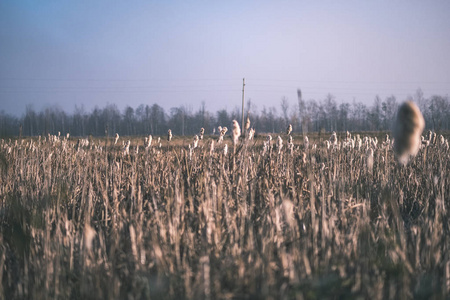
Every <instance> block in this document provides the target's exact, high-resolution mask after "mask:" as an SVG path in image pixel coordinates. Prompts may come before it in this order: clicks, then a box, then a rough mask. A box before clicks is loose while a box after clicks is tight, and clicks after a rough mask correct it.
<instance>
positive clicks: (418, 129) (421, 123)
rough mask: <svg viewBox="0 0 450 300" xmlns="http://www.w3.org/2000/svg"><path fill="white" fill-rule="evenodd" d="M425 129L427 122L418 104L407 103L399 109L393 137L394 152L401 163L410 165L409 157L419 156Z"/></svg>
mask: <svg viewBox="0 0 450 300" xmlns="http://www.w3.org/2000/svg"><path fill="white" fill-rule="evenodd" d="M424 127H425V120H424V119H423V116H422V113H421V112H420V109H419V108H418V107H417V105H416V104H414V103H413V102H411V101H406V102H405V103H403V104H402V105H401V106H400V107H399V109H398V112H397V119H396V121H395V126H394V131H393V135H394V139H395V142H394V151H395V152H396V154H397V155H398V158H399V162H400V163H402V164H406V163H408V160H409V157H410V156H415V155H416V154H417V152H418V151H419V147H420V136H421V134H422V131H423V129H424Z"/></svg>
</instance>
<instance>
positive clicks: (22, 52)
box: [0, 0, 450, 115]
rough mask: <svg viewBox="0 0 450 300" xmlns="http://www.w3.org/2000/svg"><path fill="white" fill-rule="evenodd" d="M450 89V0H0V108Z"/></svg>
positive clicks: (229, 101) (272, 101)
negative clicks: (244, 83)
mask: <svg viewBox="0 0 450 300" xmlns="http://www.w3.org/2000/svg"><path fill="white" fill-rule="evenodd" d="M243 77H245V78H246V83H247V85H246V96H245V98H246V100H247V99H248V98H251V99H252V102H253V103H254V104H255V105H256V106H257V107H258V109H262V108H263V106H266V107H268V106H275V107H277V109H278V110H279V107H280V105H279V104H280V99H281V98H282V97H283V96H285V97H287V98H288V99H289V102H290V104H291V106H292V107H293V106H294V105H295V103H296V101H297V94H296V90H297V88H301V89H302V92H303V96H304V98H306V99H323V98H325V96H326V95H327V94H328V93H331V94H333V95H334V96H335V97H336V100H337V101H338V102H342V101H348V102H352V101H353V99H355V100H356V101H362V102H364V103H367V104H370V103H372V101H373V99H374V97H375V95H377V94H378V95H380V96H381V97H382V98H383V99H384V98H385V97H386V96H389V95H392V94H393V95H395V96H396V97H397V99H398V100H399V101H401V100H404V99H405V98H406V97H407V96H408V95H411V94H414V92H415V91H416V89H417V88H419V87H421V88H422V90H423V91H424V94H425V96H426V97H428V96H430V95H432V94H440V95H447V94H449V92H450V1H446V0H442V1H423V0H421V1H400V0H395V1H370V2H369V1H361V0H359V1H122V2H121V3H119V1H93V0H89V1H80V0H76V1H73V0H71V1H64V0H54V1H35V0H33V1H19V0H0V110H4V111H5V112H8V113H14V114H17V115H20V114H22V113H23V112H24V111H25V107H26V105H27V104H33V106H34V108H35V109H37V110H40V109H42V108H44V107H46V106H53V105H58V106H59V107H60V108H62V109H64V110H66V111H73V109H74V107H75V105H76V104H77V105H81V104H83V105H84V107H85V108H86V110H88V111H90V109H92V108H93V107H94V106H95V105H98V106H99V107H104V106H105V105H106V104H107V103H115V104H117V106H118V107H119V108H120V109H121V110H122V109H123V108H124V107H125V105H130V106H132V107H134V108H135V107H136V106H137V105H139V104H141V103H143V104H153V103H158V104H159V105H161V106H162V107H164V108H165V109H166V111H167V112H168V109H170V108H171V107H174V106H180V105H188V106H190V107H191V108H192V109H193V110H197V109H198V108H199V107H200V103H201V102H202V101H205V103H206V108H207V109H208V110H210V111H215V110H217V109H221V108H227V109H229V110H232V109H233V108H234V107H236V106H240V103H241V90H242V78H243Z"/></svg>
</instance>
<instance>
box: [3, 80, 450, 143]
mask: <svg viewBox="0 0 450 300" xmlns="http://www.w3.org/2000/svg"><path fill="white" fill-rule="evenodd" d="M408 100H412V101H414V102H416V103H417V105H418V106H419V108H420V110H421V111H422V113H423V115H424V118H425V122H426V127H427V129H432V130H436V131H440V130H449V129H450V101H449V97H448V95H446V96H439V95H434V96H431V97H429V98H425V97H424V96H423V92H422V91H421V90H420V89H419V90H417V91H416V93H415V95H414V96H412V97H411V99H408ZM399 104H400V102H399V101H398V100H397V99H396V97H395V96H390V97H387V98H385V99H384V100H383V99H381V98H380V97H379V96H376V97H375V99H374V100H373V102H372V104H371V105H366V104H364V103H362V102H356V101H353V102H352V103H349V102H341V103H338V101H337V100H336V99H335V97H334V96H333V95H331V94H328V95H327V96H326V97H325V98H324V99H323V100H314V99H310V100H304V99H303V98H302V94H301V91H300V90H298V99H297V101H296V103H295V104H294V105H291V103H290V102H289V100H288V99H287V98H285V97H283V98H282V99H281V100H280V102H279V104H278V105H277V106H269V107H265V106H263V107H262V108H261V109H258V107H257V106H256V105H255V103H253V102H252V101H251V100H248V101H247V105H246V109H245V114H246V115H247V116H248V117H249V118H250V120H251V127H253V128H254V129H255V130H256V131H257V132H259V133H280V132H283V131H285V130H286V127H287V126H288V125H289V124H292V126H293V129H294V131H295V132H317V131H347V130H348V131H380V130H390V129H391V127H392V122H393V120H394V118H395V115H396V112H397V108H398V106H399ZM277 107H279V109H277ZM234 119H235V120H238V121H240V120H241V111H240V109H239V108H238V107H236V108H235V109H234V110H232V111H231V112H230V111H227V110H225V109H222V110H219V111H217V112H215V113H211V112H209V111H207V110H206V108H205V103H202V105H201V106H200V108H199V109H198V110H196V111H194V110H193V109H192V108H191V107H189V106H186V105H182V106H179V107H173V108H171V109H170V110H169V111H165V110H164V109H163V108H162V107H161V106H160V105H158V104H156V103H155V104H152V105H144V104H141V105H139V106H138V107H137V108H132V107H130V106H126V107H125V109H124V110H123V111H120V110H119V109H118V107H117V106H116V105H115V104H108V105H106V106H105V107H104V108H98V107H95V108H94V109H93V110H91V111H90V112H87V111H86V110H85V109H84V108H83V107H82V106H81V107H79V106H76V107H75V110H74V112H73V113H66V112H65V111H64V110H61V109H60V108H57V107H48V108H46V109H44V110H41V111H35V110H34V109H33V107H32V106H30V105H29V106H27V107H26V111H25V113H24V114H23V115H22V116H21V117H15V116H12V115H9V114H6V113H4V112H0V136H2V137H8V136H18V135H22V136H37V135H47V134H57V133H58V132H60V133H61V134H66V133H70V135H71V136H88V135H92V136H106V135H108V136H113V135H115V134H116V133H119V134H120V135H124V136H133V135H148V134H151V135H165V134H166V133H167V130H168V129H169V128H170V129H171V130H172V132H173V133H174V134H175V135H194V134H197V133H198V132H199V130H200V128H202V127H203V128H204V129H205V133H206V134H213V133H217V129H216V128H217V127H218V126H227V127H230V126H231V122H232V120H234Z"/></svg>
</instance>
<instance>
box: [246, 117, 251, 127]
mask: <svg viewBox="0 0 450 300" xmlns="http://www.w3.org/2000/svg"><path fill="white" fill-rule="evenodd" d="M249 129H250V118H249V117H248V116H247V120H246V121H245V130H249Z"/></svg>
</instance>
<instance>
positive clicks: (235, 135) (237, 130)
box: [233, 120, 241, 145]
mask: <svg viewBox="0 0 450 300" xmlns="http://www.w3.org/2000/svg"><path fill="white" fill-rule="evenodd" d="M240 136H241V127H239V123H238V121H236V120H233V144H235V145H236V144H237V143H238V141H239V137H240Z"/></svg>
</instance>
